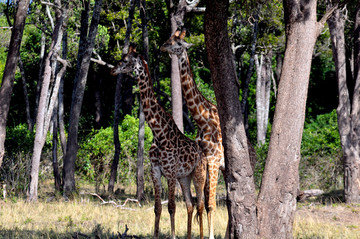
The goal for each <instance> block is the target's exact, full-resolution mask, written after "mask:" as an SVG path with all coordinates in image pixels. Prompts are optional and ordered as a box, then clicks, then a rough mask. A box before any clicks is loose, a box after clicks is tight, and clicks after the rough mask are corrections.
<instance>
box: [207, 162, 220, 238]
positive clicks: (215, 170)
mask: <svg viewBox="0 0 360 239" xmlns="http://www.w3.org/2000/svg"><path fill="white" fill-rule="evenodd" d="M208 162H214V161H209V159H208ZM208 173H209V182H208V184H209V196H208V197H209V198H208V224H209V239H214V213H215V210H216V186H217V180H218V174H219V166H218V165H217V164H216V163H208Z"/></svg>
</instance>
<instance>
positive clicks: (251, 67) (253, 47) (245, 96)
mask: <svg viewBox="0 0 360 239" xmlns="http://www.w3.org/2000/svg"><path fill="white" fill-rule="evenodd" d="M258 22H259V15H258V14H255V16H254V24H253V29H252V32H253V37H252V41H251V52H250V60H249V69H248V72H247V74H246V79H245V81H244V83H243V89H242V90H243V94H242V100H241V112H242V114H243V116H244V126H245V132H246V135H247V137H248V138H249V122H248V121H249V119H248V118H249V117H248V114H249V109H248V105H249V102H248V95H249V84H250V79H251V77H252V75H253V71H254V59H255V50H256V44H257V34H258V32H259V27H258Z"/></svg>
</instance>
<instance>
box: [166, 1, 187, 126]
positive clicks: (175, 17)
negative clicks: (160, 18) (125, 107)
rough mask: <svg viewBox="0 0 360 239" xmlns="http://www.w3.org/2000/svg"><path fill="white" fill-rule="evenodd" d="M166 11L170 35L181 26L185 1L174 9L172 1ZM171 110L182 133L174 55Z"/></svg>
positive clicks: (180, 97)
mask: <svg viewBox="0 0 360 239" xmlns="http://www.w3.org/2000/svg"><path fill="white" fill-rule="evenodd" d="M168 10H169V11H170V26H171V35H172V34H174V32H175V31H176V30H177V28H178V27H179V26H180V25H181V24H183V20H184V16H185V12H186V1H185V0H180V1H179V3H178V5H177V6H176V7H175V6H174V2H173V0H170V3H168ZM171 106H172V107H171V108H172V116H173V118H174V121H175V123H176V125H177V126H178V128H179V129H180V131H181V132H184V122H183V109H182V107H183V100H182V92H181V81H180V72H179V63H178V57H177V56H176V55H174V54H173V55H172V56H171Z"/></svg>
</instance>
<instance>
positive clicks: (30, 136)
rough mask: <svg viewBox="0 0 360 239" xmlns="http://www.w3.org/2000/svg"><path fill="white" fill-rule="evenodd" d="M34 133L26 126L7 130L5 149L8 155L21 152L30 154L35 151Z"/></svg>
mask: <svg viewBox="0 0 360 239" xmlns="http://www.w3.org/2000/svg"><path fill="white" fill-rule="evenodd" d="M34 138H35V134H34V132H30V131H29V130H28V129H27V126H26V125H25V124H19V125H17V126H15V127H14V128H7V131H6V140H5V149H6V152H7V154H8V155H12V154H16V153H19V152H23V153H29V152H31V151H32V150H33V145H34Z"/></svg>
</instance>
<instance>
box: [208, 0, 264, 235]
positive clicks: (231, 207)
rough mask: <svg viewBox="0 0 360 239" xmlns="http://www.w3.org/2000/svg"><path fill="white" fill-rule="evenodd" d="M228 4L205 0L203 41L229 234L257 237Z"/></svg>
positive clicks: (225, 1)
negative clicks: (211, 85)
mask: <svg viewBox="0 0 360 239" xmlns="http://www.w3.org/2000/svg"><path fill="white" fill-rule="evenodd" d="M228 5H229V2H228V1H227V0H219V1H211V0H208V1H207V2H206V11H205V20H204V22H205V24H204V28H205V43H206V50H207V55H208V60H209V64H210V70H211V78H212V81H213V83H214V90H215V95H216V99H217V103H218V105H217V107H218V110H219V116H220V124H221V131H222V135H223V145H224V150H225V167H226V188H227V208H228V214H229V237H230V238H256V228H257V222H256V204H255V203H256V202H255V200H256V196H255V185H254V178H253V170H252V168H251V165H250V160H249V152H248V146H247V138H246V134H245V129H244V124H243V116H242V113H241V105H240V101H239V86H238V84H237V77H236V73H235V65H234V61H233V60H232V59H233V58H232V52H231V48H230V42H229V37H228V31H227V11H228Z"/></svg>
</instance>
